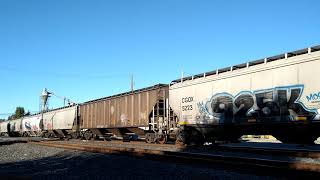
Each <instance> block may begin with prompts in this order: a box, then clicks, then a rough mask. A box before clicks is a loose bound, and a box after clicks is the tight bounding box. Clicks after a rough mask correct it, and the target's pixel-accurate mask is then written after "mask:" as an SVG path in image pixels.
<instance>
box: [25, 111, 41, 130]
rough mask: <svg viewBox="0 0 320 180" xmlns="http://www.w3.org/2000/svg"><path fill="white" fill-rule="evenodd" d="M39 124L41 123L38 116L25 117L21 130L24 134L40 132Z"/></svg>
mask: <svg viewBox="0 0 320 180" xmlns="http://www.w3.org/2000/svg"><path fill="white" fill-rule="evenodd" d="M40 122H41V115H40V114H37V115H33V116H26V117H24V118H23V119H22V130H23V131H24V132H29V131H41V127H40Z"/></svg>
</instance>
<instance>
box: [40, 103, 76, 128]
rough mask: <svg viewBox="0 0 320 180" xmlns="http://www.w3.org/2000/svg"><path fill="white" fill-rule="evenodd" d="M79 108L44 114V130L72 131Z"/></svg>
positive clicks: (68, 108)
mask: <svg viewBox="0 0 320 180" xmlns="http://www.w3.org/2000/svg"><path fill="white" fill-rule="evenodd" d="M76 112H77V106H72V107H67V108H63V109H57V110H54V111H49V112H46V113H44V114H43V126H44V127H43V129H44V130H57V129H61V130H62V129H72V128H73V125H74V123H75V120H76Z"/></svg>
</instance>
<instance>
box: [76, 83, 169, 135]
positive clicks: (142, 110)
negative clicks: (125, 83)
mask: <svg viewBox="0 0 320 180" xmlns="http://www.w3.org/2000/svg"><path fill="white" fill-rule="evenodd" d="M168 89H169V88H168V85H164V84H159V85H156V86H152V87H149V88H144V89H140V90H136V91H133V92H128V93H123V94H119V95H115V96H110V97H105V98H102V99H98V100H93V101H89V102H86V103H83V104H81V105H80V113H79V115H80V128H81V129H92V128H96V129H97V128H130V127H148V126H149V120H150V119H149V117H150V114H152V111H153V107H154V106H155V105H156V103H157V101H159V100H161V99H162V100H165V99H167V98H168V95H169V94H168Z"/></svg>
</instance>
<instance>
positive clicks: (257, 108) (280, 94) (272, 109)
mask: <svg viewBox="0 0 320 180" xmlns="http://www.w3.org/2000/svg"><path fill="white" fill-rule="evenodd" d="M303 89H304V86H303V85H296V86H286V87H276V88H272V89H264V90H258V91H243V92H241V93H239V94H238V95H236V96H232V95H231V94H229V93H218V94H215V95H214V96H212V98H211V99H210V100H209V101H208V102H206V103H205V105H204V106H203V104H201V103H198V107H200V108H199V111H200V112H202V111H203V107H205V112H206V113H208V114H209V115H212V116H213V117H214V118H217V119H221V120H223V122H225V123H227V122H232V121H235V122H237V121H241V119H248V117H251V118H270V117H281V118H282V119H283V118H285V119H287V120H292V119H294V117H297V116H307V117H316V114H317V111H316V110H313V109H308V108H306V107H305V106H304V105H303V103H301V102H300V101H299V99H300V96H301V94H302V92H303Z"/></svg>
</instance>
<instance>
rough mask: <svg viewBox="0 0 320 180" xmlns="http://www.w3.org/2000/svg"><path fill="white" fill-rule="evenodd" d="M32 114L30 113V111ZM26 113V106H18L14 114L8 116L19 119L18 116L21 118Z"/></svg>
mask: <svg viewBox="0 0 320 180" xmlns="http://www.w3.org/2000/svg"><path fill="white" fill-rule="evenodd" d="M29 114H30V113H29ZM25 115H26V113H25V111H24V108H23V107H20V106H18V107H16V111H15V113H14V114H12V115H11V116H9V117H8V120H12V119H18V118H21V117H23V116H25Z"/></svg>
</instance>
